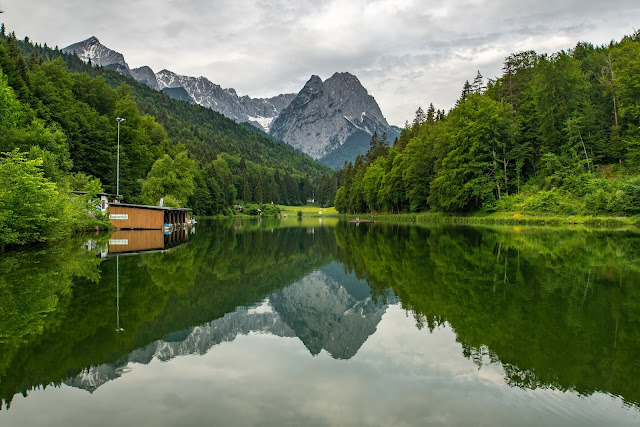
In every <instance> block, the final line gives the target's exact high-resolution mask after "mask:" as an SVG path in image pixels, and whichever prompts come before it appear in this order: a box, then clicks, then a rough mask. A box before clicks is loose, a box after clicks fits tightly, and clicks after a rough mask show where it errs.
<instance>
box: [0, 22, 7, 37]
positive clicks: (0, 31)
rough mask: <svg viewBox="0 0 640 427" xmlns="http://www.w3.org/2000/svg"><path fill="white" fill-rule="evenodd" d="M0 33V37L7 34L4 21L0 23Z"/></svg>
mask: <svg viewBox="0 0 640 427" xmlns="http://www.w3.org/2000/svg"><path fill="white" fill-rule="evenodd" d="M0 34H2V37H4V36H6V35H7V29H6V28H5V26H4V22H3V23H2V24H0Z"/></svg>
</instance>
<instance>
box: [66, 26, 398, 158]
mask: <svg viewBox="0 0 640 427" xmlns="http://www.w3.org/2000/svg"><path fill="white" fill-rule="evenodd" d="M63 52H65V53H72V54H73V53H75V54H76V55H78V56H79V57H80V58H81V59H82V60H83V61H84V62H88V61H89V60H91V63H92V64H94V65H101V66H103V67H106V68H111V69H114V70H116V71H118V72H119V73H121V74H123V75H125V76H129V77H132V78H134V79H135V80H137V81H139V82H141V83H144V84H146V85H147V86H149V87H151V88H153V89H155V90H158V91H162V92H164V93H166V94H167V95H169V96H170V97H171V98H174V99H177V100H182V101H186V102H189V103H195V104H198V105H201V106H203V107H206V108H210V109H212V110H214V111H217V112H219V113H221V114H223V115H224V116H225V117H227V118H229V119H231V120H233V121H235V122H237V123H250V124H251V125H253V126H254V127H256V128H257V129H259V130H262V131H264V132H266V133H268V134H270V135H271V136H272V137H273V138H275V139H277V140H279V141H281V142H283V143H284V144H285V145H288V146H290V147H292V148H294V149H295V150H298V151H300V152H302V153H304V154H306V155H308V156H310V157H311V158H313V159H314V160H317V161H319V162H321V163H323V164H325V165H327V166H329V167H331V168H333V169H338V168H340V167H342V165H343V164H344V162H345V161H352V160H354V159H355V158H356V156H358V155H359V154H364V153H366V152H367V150H368V149H369V141H370V140H371V136H372V135H373V134H374V132H377V133H378V135H380V136H382V135H383V134H386V135H387V141H389V142H390V143H391V142H393V140H394V139H395V138H396V137H397V136H399V135H400V132H399V129H398V128H396V127H395V126H390V125H389V123H387V120H386V119H385V118H384V116H383V115H382V111H381V110H380V107H379V106H378V103H377V102H376V100H375V99H374V98H373V96H371V95H369V93H368V92H367V90H366V89H365V88H364V87H363V86H362V84H361V83H360V81H359V80H358V78H357V77H356V76H354V75H352V74H349V73H335V74H334V75H333V76H332V77H330V78H329V79H327V80H326V81H324V82H323V81H322V80H321V79H320V77H318V76H315V75H314V76H311V78H310V79H309V81H308V82H307V83H306V84H305V86H304V87H303V88H302V90H301V91H300V92H299V93H298V94H297V95H296V94H293V93H289V94H282V95H277V96H274V97H271V98H251V97H249V96H246V95H245V96H238V94H237V93H236V91H235V89H233V88H228V89H224V88H222V87H221V86H220V85H218V84H215V83H213V82H211V81H210V80H209V79H207V78H206V77H202V76H201V77H191V76H184V75H180V74H177V73H174V72H172V71H170V70H166V69H164V70H162V71H160V72H158V73H154V72H153V70H152V69H151V68H149V67H147V66H144V67H139V68H135V69H133V70H131V69H130V68H129V65H128V64H127V63H126V61H125V60H124V57H123V56H122V54H120V53H118V52H115V51H113V50H111V49H109V48H107V47H105V46H104V45H102V44H100V42H99V41H98V39H97V38H96V37H90V38H89V39H87V40H84V41H82V42H79V43H75V44H73V45H71V46H68V47H66V48H64V49H63Z"/></svg>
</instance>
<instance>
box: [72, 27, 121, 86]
mask: <svg viewBox="0 0 640 427" xmlns="http://www.w3.org/2000/svg"><path fill="white" fill-rule="evenodd" d="M62 52H64V53H69V54H75V55H77V56H78V57H79V58H80V59H82V60H83V61H84V62H89V60H91V64H93V65H97V66H101V67H105V68H111V69H113V70H116V71H117V72H119V73H120V74H124V75H125V76H127V77H133V75H132V74H131V69H129V64H127V62H126V61H125V60H124V56H122V54H121V53H119V52H116V51H115V50H111V49H109V48H108V47H106V46H104V45H103V44H101V43H100V41H99V40H98V39H97V38H96V37H89V38H88V39H86V40H84V41H81V42H78V43H75V44H72V45H70V46H67V47H65V48H63V49H62Z"/></svg>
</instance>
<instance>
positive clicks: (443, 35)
mask: <svg viewBox="0 0 640 427" xmlns="http://www.w3.org/2000/svg"><path fill="white" fill-rule="evenodd" d="M0 5H1V7H2V8H3V9H4V10H5V11H6V13H5V14H3V15H2V20H4V22H5V23H6V24H7V27H8V28H9V29H10V30H15V31H16V33H17V34H18V36H19V37H24V36H25V35H28V36H29V37H31V38H32V39H33V40H36V41H38V42H47V43H48V44H49V45H56V44H57V45H59V46H60V47H63V46H66V45H69V44H71V43H74V42H76V41H80V40H83V39H85V38H87V37H89V36H91V35H95V36H97V37H98V38H99V39H100V41H101V42H102V43H103V44H105V45H106V46H108V47H110V48H112V49H114V50H117V51H119V52H121V53H123V54H124V55H125V58H126V59H127V61H128V62H129V64H130V65H131V66H133V67H136V66H141V65H149V66H151V67H152V68H153V69H154V70H156V71H158V70H160V69H162V68H168V69H170V70H172V71H175V72H177V73H181V74H187V75H196V76H199V75H204V76H206V77H208V78H209V79H210V80H212V81H214V82H215V83H218V84H220V85H222V86H223V87H233V88H235V89H236V90H237V91H238V93H240V94H249V95H251V96H272V95H275V94H278V93H282V92H297V91H298V90H300V88H301V87H302V85H303V84H304V82H305V81H306V80H307V79H308V78H309V76H310V75H311V74H317V75H319V76H320V77H322V78H323V79H324V78H327V77H329V76H331V75H332V74H333V73H334V72H336V71H349V72H352V73H354V74H356V75H357V76H358V77H359V78H360V80H361V81H362V83H363V84H364V86H365V87H366V88H367V89H368V90H369V92H370V93H371V94H372V95H373V96H375V97H376V99H377V100H378V102H379V103H380V106H381V108H382V111H383V112H384V114H385V115H386V116H387V118H388V119H389V121H390V122H391V123H394V124H402V123H404V121H405V120H411V119H412V117H413V113H414V111H415V110H416V108H417V107H418V106H419V105H422V106H425V105H426V104H428V103H429V102H433V103H434V104H435V105H436V107H439V108H450V107H451V106H452V105H453V104H454V102H455V100H456V98H457V97H458V96H459V93H460V90H461V87H462V84H463V82H464V80H466V79H472V78H473V77H474V76H475V73H476V71H477V70H480V71H481V72H482V73H483V74H484V76H485V77H495V76H497V75H499V73H500V69H501V66H502V60H503V59H504V57H505V56H507V55H508V54H510V53H512V52H516V51H519V50H528V49H534V50H536V51H538V52H540V53H542V52H554V51H557V50H560V49H570V48H571V47H572V46H574V45H575V43H576V42H578V41H583V40H586V41H591V42H593V43H596V44H603V43H607V42H608V41H610V40H611V39H619V38H620V37H621V36H622V35H624V34H628V33H630V32H632V31H633V26H634V25H637V22H638V21H639V18H640V4H638V2H637V0H621V1H618V2H615V4H612V3H610V2H603V1H601V0H580V1H579V0H564V1H563V0H560V1H556V2H553V3H549V2H540V1H533V0H522V1H517V2H516V1H508V0H501V1H489V0H452V1H447V2H446V3H445V2H434V1H417V0H371V1H369V0H317V1H311V0H299V1H294V0H270V1H266V0H215V1H205V0H195V1H189V2H185V1H178V0H165V1H160V0H157V1H151V0H140V1H135V2H130V1H125V0H114V1H109V2H104V1H89V0H67V1H65V2H50V1H45V0H31V1H28V2H26V1H24V0H0Z"/></svg>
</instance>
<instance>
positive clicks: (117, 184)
mask: <svg viewBox="0 0 640 427" xmlns="http://www.w3.org/2000/svg"><path fill="white" fill-rule="evenodd" d="M124 120H125V119H123V118H121V117H116V122H118V160H117V166H116V169H117V172H116V198H119V197H120V123H122V122H124Z"/></svg>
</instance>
